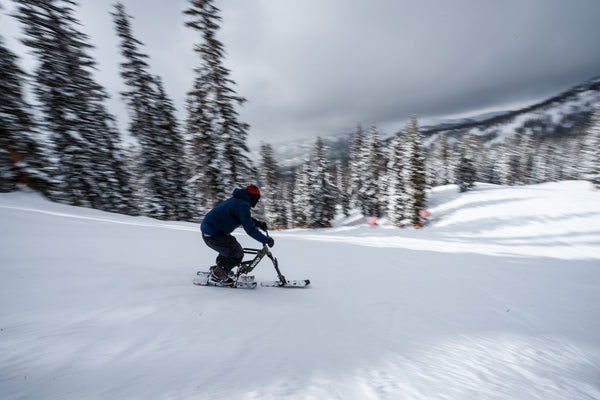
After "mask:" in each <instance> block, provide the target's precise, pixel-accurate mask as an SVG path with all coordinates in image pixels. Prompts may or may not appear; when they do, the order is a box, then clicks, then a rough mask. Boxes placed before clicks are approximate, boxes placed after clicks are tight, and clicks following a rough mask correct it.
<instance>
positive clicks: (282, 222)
mask: <svg viewBox="0 0 600 400" xmlns="http://www.w3.org/2000/svg"><path fill="white" fill-rule="evenodd" d="M260 159H261V161H260V168H259V177H260V190H261V204H262V206H263V207H264V217H265V221H266V222H267V224H268V226H269V227H272V228H282V227H284V226H286V225H287V222H286V218H285V208H284V200H283V194H282V188H281V187H280V182H281V178H280V176H279V166H278V165H277V161H275V157H274V156H273V147H272V146H271V145H270V144H265V143H261V146H260Z"/></svg>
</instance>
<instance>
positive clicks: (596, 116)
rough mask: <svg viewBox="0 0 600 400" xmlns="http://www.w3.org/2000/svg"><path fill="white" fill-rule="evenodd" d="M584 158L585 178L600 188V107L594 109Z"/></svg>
mask: <svg viewBox="0 0 600 400" xmlns="http://www.w3.org/2000/svg"><path fill="white" fill-rule="evenodd" d="M583 158H584V163H583V172H582V175H583V177H584V179H586V180H588V181H590V182H592V183H593V184H594V185H595V186H596V188H598V189H600V108H598V109H596V111H594V113H593V115H592V119H591V121H590V125H589V127H588V129H587V132H586V136H585V144H584V153H583Z"/></svg>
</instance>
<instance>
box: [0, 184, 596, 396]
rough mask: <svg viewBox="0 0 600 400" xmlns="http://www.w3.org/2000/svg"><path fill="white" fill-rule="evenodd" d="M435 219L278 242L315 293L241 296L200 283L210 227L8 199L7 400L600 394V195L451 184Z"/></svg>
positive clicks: (4, 253) (4, 207) (283, 236)
mask: <svg viewBox="0 0 600 400" xmlns="http://www.w3.org/2000/svg"><path fill="white" fill-rule="evenodd" d="M429 211H430V212H431V216H430V222H429V224H428V225H427V226H426V227H425V228H423V229H418V230H406V229H397V228H393V229H392V228H390V227H387V226H386V225H385V224H380V225H379V226H377V227H369V226H364V225H353V224H351V223H350V222H349V221H348V220H347V221H338V223H337V224H336V226H335V227H333V228H327V229H319V230H307V229H297V230H291V231H281V232H274V233H273V235H274V236H275V237H276V243H277V244H276V246H275V247H274V248H273V252H274V254H275V255H276V256H277V257H278V259H279V263H280V266H281V268H282V271H283V272H284V273H285V274H286V275H287V276H288V277H290V278H295V277H302V278H305V277H306V278H310V279H311V282H312V288H310V289H306V290H285V289H276V288H261V287H259V288H257V289H254V290H234V289H225V288H211V287H197V286H194V285H192V284H191V280H192V278H193V275H194V274H195V272H196V271H197V270H199V269H206V268H208V266H210V265H211V264H212V263H213V260H214V257H215V254H214V253H213V252H212V251H211V250H209V249H208V248H206V247H205V246H204V245H203V243H202V240H201V238H200V232H199V229H198V226H197V225H195V224H190V223H178V222H161V221H156V220H152V219H149V218H144V217H127V216H121V215H116V214H109V213H103V212H99V211H96V210H91V209H83V208H76V207H71V206H65V205H60V204H55V203H50V202H48V201H46V200H44V199H42V198H40V197H38V196H37V195H35V194H33V193H23V192H19V193H10V194H1V195H0V221H1V225H2V231H1V233H0V235H1V238H0V273H1V279H0V398H2V399H6V400H8V399H128V400H130V399H436V400H437V399H460V400H464V399H545V400H547V399H561V400H562V399H599V398H600V290H599V289H600V192H598V191H593V189H592V188H591V186H590V185H589V184H588V183H585V182H561V183H550V184H542V185H536V186H522V187H499V186H492V185H478V186H477V187H476V189H475V190H474V191H472V192H467V193H462V194H459V193H457V190H456V187H454V186H452V187H450V186H448V187H441V188H437V189H435V190H434V191H433V192H432V193H431V195H430V200H429ZM238 238H239V240H240V241H241V242H242V244H243V245H244V246H246V247H253V245H254V246H255V245H256V244H255V243H253V242H252V240H251V239H249V238H248V237H247V236H246V235H245V234H244V233H243V232H240V233H239V236H238ZM254 272H255V274H256V276H257V279H272V278H273V277H274V271H273V268H272V266H271V265H269V263H261V264H259V265H258V267H257V268H256V269H255V271H254Z"/></svg>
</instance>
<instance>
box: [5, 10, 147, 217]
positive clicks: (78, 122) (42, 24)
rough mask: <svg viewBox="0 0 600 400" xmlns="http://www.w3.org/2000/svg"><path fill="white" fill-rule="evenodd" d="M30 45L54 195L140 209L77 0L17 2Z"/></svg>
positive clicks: (76, 202) (90, 203)
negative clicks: (51, 152)
mask: <svg viewBox="0 0 600 400" xmlns="http://www.w3.org/2000/svg"><path fill="white" fill-rule="evenodd" d="M15 2H16V3H17V4H18V15H17V18H18V19H19V20H20V21H21V22H22V23H23V25H24V31H25V34H26V38H25V39H24V40H23V43H24V44H26V45H27V46H29V47H30V48H31V49H32V50H33V52H34V54H35V55H36V56H37V57H38V60H39V66H38V68H37V70H36V72H35V82H34V92H35V94H36V95H37V97H38V100H39V103H40V108H41V111H42V116H43V129H44V130H45V131H46V132H48V133H49V135H50V139H51V140H52V142H53V145H54V149H55V154H56V156H57V157H58V164H57V166H56V168H55V175H54V177H53V178H54V180H55V181H56V182H58V183H57V184H56V185H53V186H52V188H51V189H50V190H49V192H48V194H49V195H50V197H51V198H53V199H55V200H60V201H63V202H66V203H69V204H74V205H83V206H89V207H94V208H99V209H102V210H107V211H118V212H134V208H135V207H134V205H133V204H132V203H131V188H130V187H129V184H128V176H127V174H126V173H125V171H124V169H123V168H122V162H123V160H122V154H121V152H120V149H119V142H120V138H119V134H118V131H117V130H116V128H115V124H114V118H113V117H112V116H111V115H110V114H109V113H108V112H107V110H106V108H105V106H104V101H105V100H106V98H107V97H108V96H107V95H106V93H105V92H104V90H103V89H102V87H101V86H100V85H98V84H97V83H96V82H95V81H94V79H93V76H92V70H93V69H94V66H95V61H94V60H93V59H92V58H91V57H90V56H89V55H88V54H87V51H88V50H89V49H90V48H91V47H92V46H91V45H89V44H88V43H87V36H86V35H85V34H83V33H82V32H80V31H78V30H77V26H78V25H79V23H78V21H77V19H76V18H75V17H74V16H73V13H74V10H73V7H74V6H76V2H75V1H71V0H35V1H34V0H15Z"/></svg>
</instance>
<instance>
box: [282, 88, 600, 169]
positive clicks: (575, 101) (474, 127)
mask: <svg viewBox="0 0 600 400" xmlns="http://www.w3.org/2000/svg"><path fill="white" fill-rule="evenodd" d="M598 107H600V76H599V77H597V78H594V79H591V80H589V81H587V82H585V83H582V84H580V85H577V86H575V87H573V88H571V89H569V90H567V91H565V92H563V93H560V94H559V95H557V96H554V97H551V98H549V99H547V100H545V101H542V102H539V103H536V104H533V105H530V106H527V107H525V108H522V109H519V110H514V111H506V112H496V113H486V114H482V115H480V116H476V117H473V118H469V119H460V120H456V121H445V122H444V123H441V124H437V125H432V126H422V127H421V133H422V134H423V136H424V137H425V145H426V146H429V145H430V144H431V143H433V142H434V141H435V140H436V139H437V138H438V137H439V136H440V135H441V134H443V133H445V134H446V135H447V136H449V137H458V136H459V135H460V134H462V133H470V134H473V135H476V136H478V137H480V138H481V140H482V141H483V142H484V144H487V145H489V144H493V143H497V142H502V141H504V140H505V139H506V138H508V137H511V136H513V135H515V134H518V133H525V132H527V133H531V134H533V135H534V136H535V137H536V138H539V137H542V136H544V137H557V138H559V137H564V136H568V135H576V134H580V133H582V132H583V131H584V130H585V129H586V127H587V125H588V123H589V119H590V116H591V114H592V112H593V110H594V109H596V108H598ZM401 129H403V127H402V126H399V127H398V130H401ZM350 136H351V135H350V133H349V132H346V133H339V134H335V135H331V136H327V137H324V138H323V142H324V143H325V145H326V146H327V147H328V150H329V158H330V159H346V158H347V157H348V149H349V147H350V144H349V138H350ZM387 140H389V138H388V139H387ZM313 145H314V140H308V139H302V140H295V141H292V142H287V143H279V144H274V145H273V148H274V152H275V157H276V159H277V161H278V162H279V163H280V166H281V167H282V168H283V169H289V168H293V167H295V166H298V165H300V164H301V163H302V161H303V160H305V159H308V158H310V153H311V151H312V148H313Z"/></svg>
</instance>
